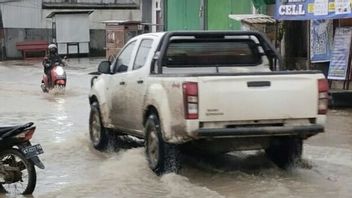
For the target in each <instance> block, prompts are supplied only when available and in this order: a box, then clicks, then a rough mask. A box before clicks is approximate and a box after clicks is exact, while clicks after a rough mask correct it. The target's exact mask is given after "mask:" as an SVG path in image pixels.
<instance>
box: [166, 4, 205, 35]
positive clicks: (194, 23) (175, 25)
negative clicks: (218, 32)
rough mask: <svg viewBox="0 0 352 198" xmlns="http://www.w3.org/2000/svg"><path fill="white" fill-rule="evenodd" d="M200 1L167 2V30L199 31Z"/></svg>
mask: <svg viewBox="0 0 352 198" xmlns="http://www.w3.org/2000/svg"><path fill="white" fill-rule="evenodd" d="M199 7H200V0H167V1H166V21H167V23H166V24H167V26H166V29H167V30H199V29H200V27H201V26H200V17H199Z"/></svg>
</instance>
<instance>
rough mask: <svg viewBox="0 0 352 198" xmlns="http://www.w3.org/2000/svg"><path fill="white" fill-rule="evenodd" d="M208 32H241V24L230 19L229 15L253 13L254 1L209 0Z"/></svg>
mask: <svg viewBox="0 0 352 198" xmlns="http://www.w3.org/2000/svg"><path fill="white" fill-rule="evenodd" d="M207 8H208V9H207V27H208V30H239V29H240V28H241V25H240V22H236V21H234V20H232V19H230V18H229V17H228V15H229V14H250V13H252V1H249V0H208V1H207Z"/></svg>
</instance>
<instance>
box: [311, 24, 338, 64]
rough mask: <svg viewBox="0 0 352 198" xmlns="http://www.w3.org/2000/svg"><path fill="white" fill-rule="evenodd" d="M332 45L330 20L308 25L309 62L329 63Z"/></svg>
mask: <svg viewBox="0 0 352 198" xmlns="http://www.w3.org/2000/svg"><path fill="white" fill-rule="evenodd" d="M332 45H333V23H332V20H324V19H322V20H313V21H311V23H310V60H311V62H312V63H320V62H329V61H330V57H331V49H332Z"/></svg>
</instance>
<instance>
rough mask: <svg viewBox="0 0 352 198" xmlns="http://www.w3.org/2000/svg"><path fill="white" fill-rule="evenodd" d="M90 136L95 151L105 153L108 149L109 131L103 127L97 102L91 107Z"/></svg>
mask: <svg viewBox="0 0 352 198" xmlns="http://www.w3.org/2000/svg"><path fill="white" fill-rule="evenodd" d="M89 135H90V140H91V141H92V143H93V146H94V148H95V149H97V150H100V151H104V150H106V149H107V148H108V142H109V138H108V131H107V129H106V128H105V127H104V126H103V123H102V119H101V114H100V110H99V105H98V103H97V102H93V103H92V104H91V105H90V115H89Z"/></svg>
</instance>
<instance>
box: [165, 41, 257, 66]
mask: <svg viewBox="0 0 352 198" xmlns="http://www.w3.org/2000/svg"><path fill="white" fill-rule="evenodd" d="M260 63H261V55H260V53H259V50H258V46H257V44H256V43H255V42H254V41H253V40H250V39H213V40H210V39H175V40H173V41H172V42H171V43H170V45H169V47H168V49H167V53H166V57H164V59H163V65H164V66H166V67H202V66H205V67H207V66H217V67H219V66H220V67H221V66H251V65H253V66H255V65H258V64H260Z"/></svg>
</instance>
